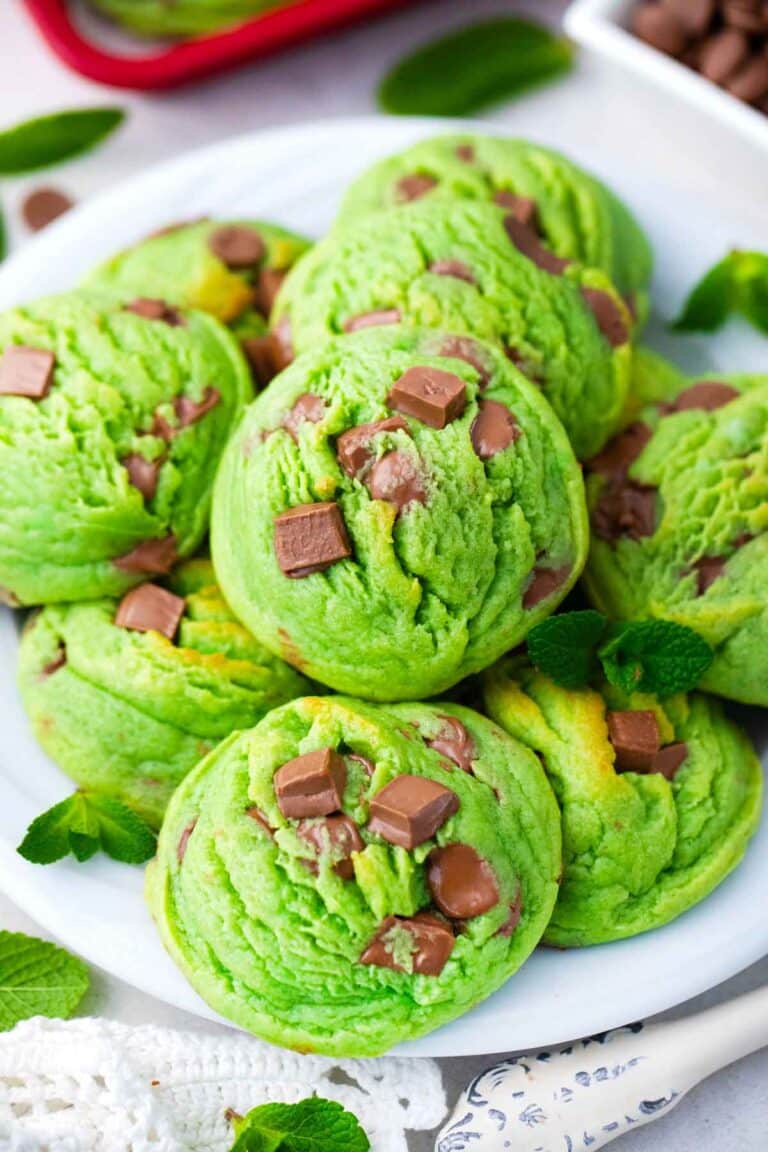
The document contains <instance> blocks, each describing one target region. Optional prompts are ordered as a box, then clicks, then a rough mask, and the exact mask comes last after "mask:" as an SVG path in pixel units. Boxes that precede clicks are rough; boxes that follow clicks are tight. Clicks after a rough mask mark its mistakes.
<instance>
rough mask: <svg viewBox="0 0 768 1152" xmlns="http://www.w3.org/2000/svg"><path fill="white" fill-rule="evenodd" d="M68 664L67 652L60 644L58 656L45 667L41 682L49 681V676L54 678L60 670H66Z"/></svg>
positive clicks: (41, 674)
mask: <svg viewBox="0 0 768 1152" xmlns="http://www.w3.org/2000/svg"><path fill="white" fill-rule="evenodd" d="M66 663H67V650H66V648H65V647H64V645H63V644H59V647H58V649H57V651H56V655H55V656H54V658H53V660H49V661H48V663H47V664H45V665H43V669H42V671H41V673H40V679H41V680H47V679H48V677H49V676H53V674H54V673H55V672H58V671H59V669H60V668H64V667H65V665H66Z"/></svg>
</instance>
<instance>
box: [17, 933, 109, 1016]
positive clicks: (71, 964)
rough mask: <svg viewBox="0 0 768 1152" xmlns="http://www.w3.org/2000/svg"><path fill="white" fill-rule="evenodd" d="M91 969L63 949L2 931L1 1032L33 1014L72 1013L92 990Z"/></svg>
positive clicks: (57, 1014)
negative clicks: (89, 985)
mask: <svg viewBox="0 0 768 1152" xmlns="http://www.w3.org/2000/svg"><path fill="white" fill-rule="evenodd" d="M88 984H89V977H88V969H87V968H86V966H85V964H84V963H83V961H82V960H79V959H78V958H77V956H71V955H70V953H69V952H65V951H64V949H63V948H59V947H57V946H56V945H55V944H51V943H49V942H48V941H47V940H37V939H36V938H35V937H33V936H24V935H23V934H22V933H21V932H0V1031H2V1032H7V1031H8V1029H9V1028H13V1027H14V1026H15V1025H16V1024H18V1023H19V1021H20V1020H27V1019H29V1017H30V1016H51V1017H57V1018H58V1017H60V1018H63V1019H66V1018H67V1017H68V1016H71V1015H72V1013H73V1012H74V1011H75V1009H76V1008H77V1006H78V1004H79V1003H80V1001H81V1000H82V998H83V996H84V995H85V993H86V992H87V991H88Z"/></svg>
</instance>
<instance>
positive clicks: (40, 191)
mask: <svg viewBox="0 0 768 1152" xmlns="http://www.w3.org/2000/svg"><path fill="white" fill-rule="evenodd" d="M72 207H74V201H73V200H71V199H70V197H69V196H67V194H66V193H65V192H60V191H59V190H58V188H36V189H34V190H33V191H32V192H30V193H28V195H27V196H25V197H24V200H23V201H22V205H21V214H22V216H23V218H24V223H25V224H26V226H27V228H29V230H30V231H31V232H39V231H40V230H41V229H42V228H47V227H48V225H49V224H52V223H53V221H54V220H58V218H59V216H63V215H64V213H65V212H69V210H70V208H72Z"/></svg>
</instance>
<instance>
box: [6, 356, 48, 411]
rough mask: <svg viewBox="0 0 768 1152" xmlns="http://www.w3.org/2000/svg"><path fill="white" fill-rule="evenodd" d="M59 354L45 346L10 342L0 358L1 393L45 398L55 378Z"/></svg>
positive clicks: (35, 398) (37, 398)
mask: <svg viewBox="0 0 768 1152" xmlns="http://www.w3.org/2000/svg"><path fill="white" fill-rule="evenodd" d="M55 366H56V357H55V356H54V354H53V352H47V351H46V350H45V349H44V348H28V347H27V346H26V345H24V344H10V345H9V346H8V347H7V348H6V349H5V351H4V352H3V355H2V359H0V396H27V397H28V398H29V399H30V400H42V399H43V397H44V396H47V395H48V389H49V388H50V386H51V381H52V380H53V370H54V368H55Z"/></svg>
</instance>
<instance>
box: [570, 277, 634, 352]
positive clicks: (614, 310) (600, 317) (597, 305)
mask: <svg viewBox="0 0 768 1152" xmlns="http://www.w3.org/2000/svg"><path fill="white" fill-rule="evenodd" d="M581 294H582V296H583V297H584V300H585V301H586V303H587V306H588V308H589V309H590V311H591V313H592V315H593V316H594V318H595V320H596V322H597V326H598V328H599V329H600V331H601V332H602V334H603V336H605V338H606V340H607V341H608V343H609V344H610V345H611V347H612V348H619V347H620V346H621V345H622V344H626V343H627V341H628V340H629V327H628V325H627V322H626V320H625V318H624V315H623V314H622V311H621V308H620V307H619V303H618V301H617V300H615V299H614V297H613V296H611V295H609V293H608V292H601V291H600V290H599V289H597V288H582V289H581Z"/></svg>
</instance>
